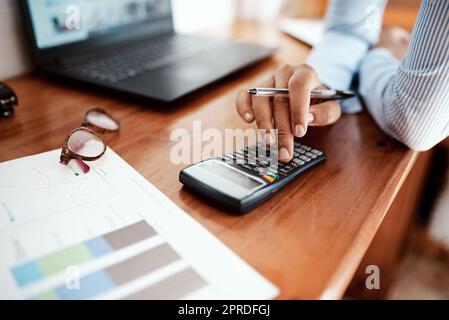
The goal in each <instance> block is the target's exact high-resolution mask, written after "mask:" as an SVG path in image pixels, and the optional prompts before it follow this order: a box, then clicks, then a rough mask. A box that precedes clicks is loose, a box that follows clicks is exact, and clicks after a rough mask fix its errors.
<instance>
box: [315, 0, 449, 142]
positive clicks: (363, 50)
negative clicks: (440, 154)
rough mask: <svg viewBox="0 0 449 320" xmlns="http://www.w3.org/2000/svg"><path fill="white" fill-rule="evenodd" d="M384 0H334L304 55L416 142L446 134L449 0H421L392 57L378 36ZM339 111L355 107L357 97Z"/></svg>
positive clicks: (332, 82)
mask: <svg viewBox="0 0 449 320" xmlns="http://www.w3.org/2000/svg"><path fill="white" fill-rule="evenodd" d="M386 3H387V0H332V1H331V3H330V7H329V10H328V14H327V18H326V26H327V27H326V33H325V35H324V38H323V41H322V42H321V44H320V45H318V46H317V47H316V48H315V49H314V50H313V51H312V53H311V55H310V57H309V60H308V63H309V64H310V65H311V66H312V67H314V68H315V70H316V71H317V73H318V75H319V76H320V79H321V81H322V82H323V83H324V84H326V85H328V86H329V87H333V88H340V89H349V88H350V87H351V86H352V81H353V79H354V76H355V75H356V74H358V75H359V88H358V89H359V92H360V94H361V96H362V97H363V99H364V101H365V103H366V106H367V108H368V110H369V112H370V113H371V114H372V116H373V118H374V119H375V121H376V122H377V124H378V125H379V126H380V127H381V128H382V129H383V130H384V131H385V132H386V133H387V134H389V135H390V136H392V137H393V138H395V139H396V140H398V141H400V142H402V143H404V144H405V145H407V146H409V147H410V148H412V149H415V150H420V151H421V150H428V149H430V148H432V147H433V146H435V145H436V144H438V143H439V142H440V141H442V140H444V139H445V138H446V137H448V136H449V0H423V1H422V5H421V9H420V13H419V16H418V20H417V22H416V26H415V28H414V31H413V35H412V40H411V43H410V47H409V49H408V53H407V55H406V57H405V58H404V59H403V60H402V61H398V60H397V59H396V58H395V57H394V56H393V55H392V54H391V53H390V52H389V51H387V50H385V49H374V50H371V51H370V47H371V46H372V45H373V44H375V43H376V42H377V40H378V37H379V34H380V31H381V26H382V17H383V12H384V9H385V6H386ZM342 108H343V111H345V112H357V111H360V110H361V107H360V103H359V101H358V100H356V99H352V100H349V101H346V102H345V103H343V104H342Z"/></svg>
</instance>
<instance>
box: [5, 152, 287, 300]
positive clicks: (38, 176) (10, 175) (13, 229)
mask: <svg viewBox="0 0 449 320" xmlns="http://www.w3.org/2000/svg"><path fill="white" fill-rule="evenodd" d="M59 154H60V151H51V152H47V153H43V154H39V155H35V156H31V157H26V158H22V159H18V160H14V161H10V162H5V163H2V164H0V284H1V285H0V298H1V299H64V300H65V299H256V300H259V299H271V298H274V297H276V296H277V295H278V289H277V288H276V287H275V286H273V285H272V284H271V283H269V282H268V281H267V280H266V279H264V278H263V277H262V276H261V275H260V274H259V273H257V272H256V271H255V270H254V269H253V268H251V267H250V266H249V265H248V264H246V263H245V262H244V261H243V260H241V259H240V258H239V257H238V256H237V255H235V254H234V253H233V252H232V251H231V250H229V249H228V248H227V247H226V246H225V245H224V244H223V243H221V242H220V241H218V240H217V239H216V238H215V237H214V236H213V235H212V234H211V233H209V232H208V231H207V230H206V229H205V228H203V227H202V226H201V225H200V224H198V223H197V222H196V221H195V220H193V219H192V218H191V217H190V216H189V215H188V214H186V213H185V212H183V211H182V210H181V209H180V208H179V207H177V206H176V205H175V204H174V203H173V202H172V201H170V200H169V199H168V198H167V197H166V196H165V195H163V194H162V193H161V192H160V191H159V190H158V189H157V188H155V187H154V186H153V185H152V184H151V183H149V182H148V181H147V180H146V179H145V178H143V177H142V176H141V175H140V174H139V173H138V172H136V171H135V170H134V169H133V168H132V167H131V166H129V165H128V164H127V163H126V162H125V161H124V160H123V159H121V158H120V157H119V156H118V155H117V154H116V153H114V152H113V151H112V150H108V151H107V153H106V155H105V156H104V157H103V158H102V159H101V160H99V161H98V162H96V163H93V164H90V165H91V170H90V172H89V173H88V174H82V173H81V172H77V170H76V169H75V168H74V167H70V166H69V167H65V166H63V165H60V164H59Z"/></svg>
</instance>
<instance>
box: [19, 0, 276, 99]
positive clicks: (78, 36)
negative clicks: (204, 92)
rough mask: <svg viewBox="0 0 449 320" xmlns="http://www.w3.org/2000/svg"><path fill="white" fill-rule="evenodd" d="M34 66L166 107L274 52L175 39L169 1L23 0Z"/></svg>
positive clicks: (208, 40) (190, 37)
mask: <svg viewBox="0 0 449 320" xmlns="http://www.w3.org/2000/svg"><path fill="white" fill-rule="evenodd" d="M20 2H21V7H22V11H23V14H24V17H25V20H26V25H27V28H28V32H29V34H30V39H31V40H32V44H33V51H34V57H35V61H36V64H37V66H38V67H39V68H40V69H41V70H44V71H45V72H47V73H51V74H55V75H59V76H64V77H67V78H70V79H74V80H80V81H83V82H86V83H90V84H94V85H98V86H102V87H106V88H108V89H113V90H115V91H119V92H123V93H128V94H132V95H135V96H138V97H143V98H151V99H155V100H160V101H164V102H170V101H173V100H176V99H178V98H180V97H182V96H184V95H186V94H188V93H191V92H193V91H194V90H196V89H198V88H200V87H203V86H205V85H207V84H209V83H211V82H213V81H215V80H218V79H220V78H222V77H224V76H226V75H229V74H230V73H232V72H234V71H237V70H239V69H241V68H243V67H246V66H249V65H251V64H253V63H255V62H257V61H260V60H263V59H265V58H267V57H269V56H270V55H271V54H272V52H273V49H271V48H265V47H260V46H256V45H251V44H245V43H240V42H235V41H230V40H219V39H213V38H206V37H200V36H193V35H182V34H177V33H175V31H174V27H173V16H172V8H171V3H170V0H20Z"/></svg>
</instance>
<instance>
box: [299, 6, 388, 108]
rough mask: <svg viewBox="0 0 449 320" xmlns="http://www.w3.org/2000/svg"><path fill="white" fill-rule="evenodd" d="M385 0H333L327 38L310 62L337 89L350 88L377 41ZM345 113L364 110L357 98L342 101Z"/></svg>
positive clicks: (329, 13)
mask: <svg viewBox="0 0 449 320" xmlns="http://www.w3.org/2000/svg"><path fill="white" fill-rule="evenodd" d="M386 3H387V1H386V0H332V1H330V3H329V8H328V11H327V15H326V29H325V34H324V37H323V39H322V41H321V43H320V44H318V45H317V46H316V47H315V48H314V49H313V51H312V53H311V54H310V56H309V58H308V60H307V63H308V64H309V65H310V66H312V67H313V68H314V69H315V70H316V72H317V73H318V76H319V77H320V79H321V81H322V82H323V83H324V84H325V85H326V86H328V87H330V88H334V89H350V88H351V86H352V82H353V79H354V76H355V74H356V73H357V72H358V71H359V67H360V63H361V61H362V60H363V58H364V57H365V56H366V54H367V53H368V50H369V49H370V47H371V46H372V45H373V44H375V43H376V42H377V41H378V38H379V33H380V30H381V27H382V17H383V12H384V9H385V5H386ZM342 108H343V111H344V112H358V111H361V104H360V102H359V101H358V99H350V100H346V101H344V102H342Z"/></svg>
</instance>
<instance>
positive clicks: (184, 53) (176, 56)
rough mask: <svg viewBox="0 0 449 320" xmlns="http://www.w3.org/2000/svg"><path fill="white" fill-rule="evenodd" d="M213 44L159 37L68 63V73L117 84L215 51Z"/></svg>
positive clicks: (195, 39)
mask: <svg viewBox="0 0 449 320" xmlns="http://www.w3.org/2000/svg"><path fill="white" fill-rule="evenodd" d="M216 46H217V42H216V41H204V39H202V38H196V37H188V36H172V35H170V36H159V37H155V38H152V39H150V40H147V41H143V42H139V43H136V44H133V45H129V46H127V47H125V48H120V49H118V50H116V51H115V52H113V53H108V54H106V55H104V54H102V55H101V56H94V57H92V56H91V57H89V59H88V60H87V59H84V60H87V61H83V62H75V63H73V62H72V63H70V65H69V67H68V69H69V71H70V72H72V73H75V74H78V75H80V76H82V77H83V78H86V77H87V78H90V79H92V80H97V81H102V82H109V83H118V82H121V81H125V80H128V79H130V78H133V77H136V76H138V75H139V74H142V73H144V72H146V71H148V70H151V69H154V68H157V67H160V66H163V65H167V64H170V63H173V62H176V61H180V60H182V59H185V58H189V57H192V56H194V55H196V54H198V53H201V52H204V51H207V50H210V49H213V48H216Z"/></svg>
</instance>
